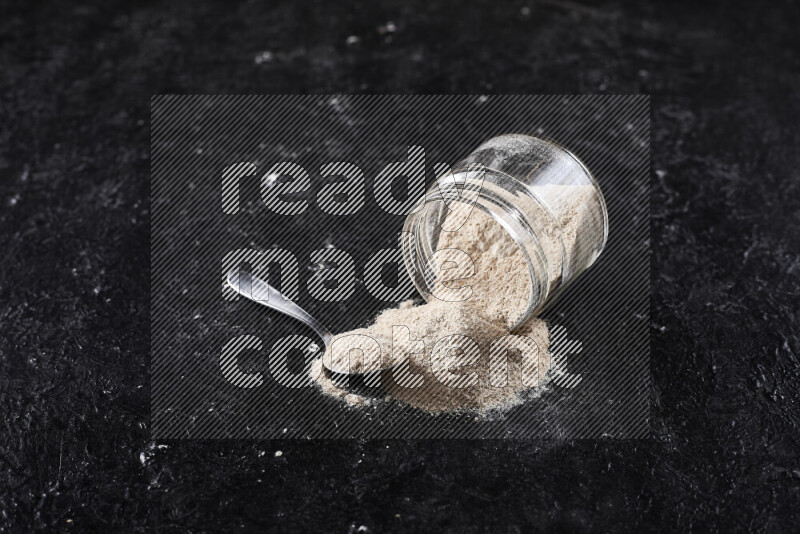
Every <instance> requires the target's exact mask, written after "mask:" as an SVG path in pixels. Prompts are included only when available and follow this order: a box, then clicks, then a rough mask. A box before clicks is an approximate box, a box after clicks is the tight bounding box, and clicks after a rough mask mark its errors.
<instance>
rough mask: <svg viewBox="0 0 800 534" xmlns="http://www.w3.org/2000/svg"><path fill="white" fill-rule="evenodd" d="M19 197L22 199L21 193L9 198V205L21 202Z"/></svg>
mask: <svg viewBox="0 0 800 534" xmlns="http://www.w3.org/2000/svg"><path fill="white" fill-rule="evenodd" d="M19 199H20V196H19V195H14V196H13V197H11V198H9V199H8V205H9V206H16V205H17V202H19Z"/></svg>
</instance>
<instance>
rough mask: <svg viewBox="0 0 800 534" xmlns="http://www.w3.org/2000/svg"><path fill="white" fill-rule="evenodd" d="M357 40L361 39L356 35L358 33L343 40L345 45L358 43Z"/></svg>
mask: <svg viewBox="0 0 800 534" xmlns="http://www.w3.org/2000/svg"><path fill="white" fill-rule="evenodd" d="M359 41H361V39H360V38H359V37H358V35H351V36H349V37H348V38H347V41H345V42H346V43H347V46H355V45H357V44H358V43H359Z"/></svg>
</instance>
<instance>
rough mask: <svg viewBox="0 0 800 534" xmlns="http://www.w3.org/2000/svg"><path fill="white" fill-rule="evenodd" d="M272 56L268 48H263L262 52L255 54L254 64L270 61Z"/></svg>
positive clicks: (273, 56)
mask: <svg viewBox="0 0 800 534" xmlns="http://www.w3.org/2000/svg"><path fill="white" fill-rule="evenodd" d="M274 58H275V55H274V54H273V53H272V52H270V51H269V50H264V51H263V52H259V53H258V54H256V57H255V59H254V60H253V61H255V63H256V65H261V64H262V63H270V62H271V61H272V60H273V59H274Z"/></svg>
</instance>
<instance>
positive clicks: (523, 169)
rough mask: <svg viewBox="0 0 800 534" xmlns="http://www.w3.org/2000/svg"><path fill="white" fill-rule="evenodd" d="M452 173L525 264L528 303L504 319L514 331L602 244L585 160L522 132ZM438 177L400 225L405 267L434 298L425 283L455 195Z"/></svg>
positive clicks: (601, 209) (487, 146)
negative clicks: (514, 316)
mask: <svg viewBox="0 0 800 534" xmlns="http://www.w3.org/2000/svg"><path fill="white" fill-rule="evenodd" d="M450 172H451V174H450V175H445V177H444V178H446V179H448V180H449V183H451V184H456V187H457V188H458V190H459V192H460V193H459V194H460V195H464V194H467V192H469V193H471V194H472V195H473V196H472V198H474V199H475V203H474V208H475V209H480V210H483V211H484V212H485V213H487V214H488V215H490V216H491V217H492V218H493V219H494V220H495V221H496V222H498V223H499V224H500V225H501V226H502V227H503V228H504V229H505V231H506V232H507V233H508V234H509V235H510V236H511V238H513V240H514V241H515V242H516V244H517V245H518V246H519V248H520V251H521V252H522V256H523V257H524V259H525V262H526V263H527V266H528V271H529V275H530V284H529V286H530V288H529V289H530V291H529V295H528V304H527V307H526V308H525V309H524V311H523V312H522V313H521V314H520V316H519V318H518V319H517V320H515V321H514V320H511V321H510V323H511V324H512V325H513V326H512V330H513V329H514V328H516V327H518V326H520V325H522V324H523V323H525V322H526V321H527V320H528V319H530V318H531V317H533V316H535V315H537V314H539V313H541V312H542V311H543V310H544V309H545V307H546V306H547V305H548V304H549V303H552V302H553V300H554V299H555V297H556V296H557V295H558V294H559V293H560V292H561V291H563V290H564V288H565V287H567V285H569V284H570V283H571V282H572V281H574V280H575V279H576V278H577V277H578V275H580V274H581V273H582V272H583V271H585V270H586V269H588V268H589V267H590V266H591V265H592V264H593V263H594V262H595V261H596V260H597V258H598V257H599V256H600V253H601V252H602V251H603V248H604V247H605V244H606V240H607V238H608V211H607V209H606V203H605V199H604V198H603V194H602V192H601V191H600V187H599V185H598V184H597V181H596V180H595V179H594V177H593V176H592V174H591V173H590V172H589V170H588V169H587V168H586V166H585V165H584V164H583V163H582V162H581V161H580V160H579V159H578V158H577V157H575V156H574V155H573V154H572V153H571V152H570V151H569V150H567V149H565V148H564V147H562V146H560V145H558V144H556V143H554V142H552V141H548V140H544V139H540V138H537V137H532V136H528V135H520V134H509V135H501V136H498V137H494V138H492V139H489V140H488V141H486V142H485V143H483V144H482V145H481V146H479V147H478V148H477V149H475V151H473V152H472V153H471V154H470V155H469V156H468V157H467V158H466V159H464V160H463V161H461V162H459V163H458V164H456V165H455V166H454V167H453V169H452V170H451V171H450ZM441 183H442V178H439V180H437V181H436V182H434V183H433V184H432V185H431V186H430V187H429V188H428V190H427V192H426V195H425V198H424V200H423V204H422V208H421V209H418V210H416V211H414V212H413V213H411V214H410V215H408V217H407V218H406V221H405V225H404V228H403V230H404V234H403V240H402V248H403V259H404V262H405V266H406V269H407V271H408V273H409V275H410V276H411V279H412V280H413V281H414V285H415V286H416V288H417V290H418V291H419V292H420V294H421V295H422V297H423V298H424V299H425V300H426V301H430V300H431V299H432V298H435V297H433V296H432V293H431V290H432V288H434V284H435V283H436V276H437V273H439V272H441V271H440V268H441V267H442V265H438V264H437V260H436V258H435V257H434V252H436V250H437V245H438V242H439V236H440V232H441V231H442V223H443V222H444V220H445V218H446V217H447V216H448V213H449V212H450V211H451V209H450V208H449V207H448V206H451V207H452V202H453V198H454V197H453V191H454V190H453V189H452V187H451V188H448V187H442V186H441ZM461 198H466V197H463V196H462V197H461ZM441 263H444V262H441ZM523 270H524V268H523Z"/></svg>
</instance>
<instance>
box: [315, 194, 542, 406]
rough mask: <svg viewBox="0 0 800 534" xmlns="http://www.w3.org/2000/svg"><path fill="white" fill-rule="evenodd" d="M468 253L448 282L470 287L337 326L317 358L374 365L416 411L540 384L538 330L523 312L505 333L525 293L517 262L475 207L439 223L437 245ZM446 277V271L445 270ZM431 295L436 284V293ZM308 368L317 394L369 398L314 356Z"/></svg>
mask: <svg viewBox="0 0 800 534" xmlns="http://www.w3.org/2000/svg"><path fill="white" fill-rule="evenodd" d="M448 248H449V249H458V250H461V251H463V252H465V253H466V254H468V255H469V256H470V258H472V260H473V263H474V274H473V276H471V277H470V278H469V279H467V280H452V281H450V282H446V283H445V284H444V285H445V286H446V287H448V288H451V289H452V288H456V289H457V288H460V287H464V286H470V287H471V288H472V294H471V296H470V298H468V299H467V300H466V301H464V302H443V301H440V300H438V299H436V298H432V299H431V302H429V303H427V304H423V305H421V306H415V305H414V304H413V303H412V302H410V301H409V302H405V303H403V304H401V305H400V306H399V307H398V308H396V309H389V310H385V311H384V312H382V313H381V314H380V315H378V317H377V318H376V319H375V322H374V324H373V325H371V326H370V327H368V328H361V329H357V330H353V331H350V332H346V333H344V334H339V335H337V336H335V337H334V339H333V342H332V344H331V346H330V348H329V349H328V351H326V353H325V355H324V356H323V358H325V362H326V364H327V366H328V367H329V368H332V369H335V370H337V371H338V370H342V371H344V372H346V371H347V370H348V369H349V370H350V372H365V371H370V370H376V369H386V368H388V367H391V366H392V365H393V364H396V365H395V367H394V368H393V369H390V370H387V371H384V372H382V373H380V379H381V387H382V388H383V390H384V391H386V392H387V393H388V396H389V397H391V398H393V399H396V400H398V401H401V402H404V403H407V404H410V405H411V406H414V407H416V408H419V409H421V410H424V411H427V412H432V413H440V412H447V411H457V410H470V411H478V412H485V411H488V410H494V409H504V408H508V407H510V406H513V405H516V404H518V403H520V402H521V401H522V399H523V397H522V394H523V392H525V391H526V390H529V389H531V388H535V387H537V386H540V385H541V384H542V383H543V379H544V377H545V373H546V372H547V370H548V368H549V367H550V354H549V352H548V344H549V342H548V332H547V325H546V324H545V323H544V321H542V320H540V319H538V318H533V319H531V320H529V321H528V322H527V323H525V324H524V325H523V326H522V327H520V328H519V329H517V330H516V331H515V332H514V335H515V336H524V337H513V338H506V337H505V336H508V335H509V334H510V330H509V328H510V326H511V325H513V324H514V323H515V322H516V321H517V319H518V318H519V317H520V315H521V314H522V313H523V312H524V310H525V308H526V306H527V302H528V297H529V293H530V277H529V274H528V268H527V264H526V262H525V260H524V258H523V256H522V253H521V252H520V251H519V248H518V246H517V245H516V243H515V242H514V241H513V239H512V238H511V236H510V235H508V233H506V231H505V230H504V229H503V228H502V227H501V226H500V225H499V224H498V223H497V222H495V221H494V219H492V218H491V217H490V216H489V215H487V214H485V213H484V212H482V211H480V210H478V209H475V210H474V211H473V212H472V214H471V215H470V216H469V218H468V219H467V220H466V222H465V223H464V224H463V226H462V227H461V228H460V229H459V230H457V231H455V232H442V235H441V237H440V243H439V246H438V247H437V249H438V250H443V249H448ZM457 275H458V273H456V276H452V275H451V276H449V278H450V279H452V278H456V277H457ZM436 293H437V294H439V292H438V291H437V292H436ZM310 374H311V376H312V378H314V380H315V381H316V383H317V384H318V385H319V387H320V388H321V389H322V391H323V392H324V393H327V394H329V395H332V396H335V397H340V398H342V399H344V400H345V401H346V402H347V403H348V404H351V405H362V404H369V403H371V402H372V399H371V398H370V397H368V396H362V395H359V394H357V393H355V392H354V391H351V390H348V389H347V388H346V387H341V386H340V385H338V384H337V383H336V382H335V381H334V379H333V378H332V376H331V375H330V374H329V373H326V372H325V370H324V369H323V366H322V361H321V360H320V359H318V360H316V361H315V362H314V364H313V366H312V368H311V371H310Z"/></svg>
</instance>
